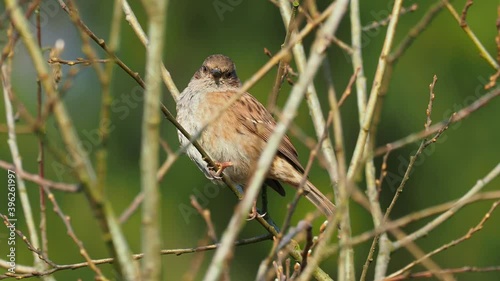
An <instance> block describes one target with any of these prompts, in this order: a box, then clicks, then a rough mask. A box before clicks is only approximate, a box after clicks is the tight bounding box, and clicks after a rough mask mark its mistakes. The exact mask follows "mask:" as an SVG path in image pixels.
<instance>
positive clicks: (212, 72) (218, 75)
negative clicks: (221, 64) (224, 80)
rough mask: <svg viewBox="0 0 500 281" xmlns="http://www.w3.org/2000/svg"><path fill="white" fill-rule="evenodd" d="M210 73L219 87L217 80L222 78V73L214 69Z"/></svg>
mask: <svg viewBox="0 0 500 281" xmlns="http://www.w3.org/2000/svg"><path fill="white" fill-rule="evenodd" d="M210 73H211V74H212V77H214V80H215V83H216V84H217V85H219V79H220V78H221V76H222V71H221V70H220V69H218V68H214V69H212V70H211V71H210Z"/></svg>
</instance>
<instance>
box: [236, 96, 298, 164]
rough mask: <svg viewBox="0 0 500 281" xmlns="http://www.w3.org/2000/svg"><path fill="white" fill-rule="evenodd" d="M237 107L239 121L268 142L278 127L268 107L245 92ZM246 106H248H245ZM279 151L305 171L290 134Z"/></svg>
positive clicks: (281, 144) (283, 139)
mask: <svg viewBox="0 0 500 281" xmlns="http://www.w3.org/2000/svg"><path fill="white" fill-rule="evenodd" d="M235 107H240V108H238V109H236V110H238V112H239V114H238V115H237V117H238V118H239V121H240V122H241V123H242V125H243V126H245V127H246V128H247V129H248V130H249V131H250V132H252V133H255V134H256V135H257V136H259V137H260V138H261V139H262V140H263V141H264V142H268V140H269V137H270V136H271V134H272V133H273V131H274V128H275V127H276V121H275V120H274V118H273V117H272V116H271V114H270V113H269V112H268V111H267V109H266V108H265V107H264V106H263V105H262V104H261V103H260V102H259V101H258V100H257V99H255V98H254V97H253V96H252V95H250V94H248V93H244V94H243V96H242V97H241V99H240V100H238V102H237V103H236V104H235ZM245 107H246V108H245ZM278 153H279V154H281V155H282V156H284V158H285V159H287V160H288V161H289V162H290V164H292V165H293V166H294V167H295V169H297V170H298V171H300V172H304V168H303V167H302V165H301V164H300V162H299V159H298V154H297V150H296V149H295V147H294V146H293V144H292V142H291V141H290V139H289V138H288V136H286V135H285V136H284V137H283V138H282V139H281V143H280V145H279V147H278Z"/></svg>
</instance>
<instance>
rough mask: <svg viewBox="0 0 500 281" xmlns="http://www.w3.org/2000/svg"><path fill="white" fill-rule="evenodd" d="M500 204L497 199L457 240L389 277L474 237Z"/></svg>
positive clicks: (394, 275)
mask: <svg viewBox="0 0 500 281" xmlns="http://www.w3.org/2000/svg"><path fill="white" fill-rule="evenodd" d="M499 204H500V201H496V202H495V203H493V205H492V206H491V208H490V209H489V210H488V212H487V213H486V214H485V215H484V216H483V218H482V219H481V221H480V222H479V223H478V224H477V225H476V226H475V227H473V228H471V229H469V231H467V233H466V234H465V235H464V236H462V237H460V238H458V239H456V240H453V241H451V242H450V243H447V244H444V245H442V246H441V247H439V248H437V249H435V250H433V251H431V252H429V253H427V254H426V255H425V256H423V257H421V258H420V259H418V260H415V261H413V262H411V263H410V264H408V265H407V266H405V267H403V268H401V269H400V270H398V271H396V272H394V273H392V274H391V275H389V277H388V278H391V277H396V276H399V275H403V274H404V273H405V272H409V270H410V269H411V268H413V267H415V266H416V265H417V264H419V263H420V262H422V260H424V259H427V258H430V257H432V256H434V255H435V254H438V253H440V252H442V251H444V250H447V249H449V248H451V247H453V246H456V245H458V244H460V243H462V242H464V241H465V240H468V239H470V238H471V237H472V235H474V234H475V233H476V232H478V231H479V230H481V229H482V228H483V226H484V223H485V222H486V221H487V220H488V219H489V218H490V217H491V214H492V213H493V211H494V210H495V209H496V208H497V207H498V205H499Z"/></svg>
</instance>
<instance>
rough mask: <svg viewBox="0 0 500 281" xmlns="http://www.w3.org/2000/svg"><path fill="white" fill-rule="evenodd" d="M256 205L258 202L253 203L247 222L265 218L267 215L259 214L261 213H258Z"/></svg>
mask: <svg viewBox="0 0 500 281" xmlns="http://www.w3.org/2000/svg"><path fill="white" fill-rule="evenodd" d="M256 204H257V202H254V203H253V205H252V210H251V211H250V214H248V218H247V221H251V220H254V219H256V218H263V217H265V216H266V215H267V213H264V214H259V212H257V206H256Z"/></svg>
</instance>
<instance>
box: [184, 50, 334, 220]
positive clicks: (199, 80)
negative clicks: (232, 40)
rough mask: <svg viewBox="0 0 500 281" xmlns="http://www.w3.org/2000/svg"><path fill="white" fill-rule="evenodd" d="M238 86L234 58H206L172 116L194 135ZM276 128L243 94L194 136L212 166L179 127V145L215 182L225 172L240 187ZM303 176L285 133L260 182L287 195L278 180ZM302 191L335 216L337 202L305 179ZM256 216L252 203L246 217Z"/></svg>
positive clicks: (295, 183) (293, 180)
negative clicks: (198, 134) (184, 148)
mask: <svg viewBox="0 0 500 281" xmlns="http://www.w3.org/2000/svg"><path fill="white" fill-rule="evenodd" d="M240 88H241V81H240V79H239V78H238V76H237V74H236V66H235V64H234V63H233V61H232V60H231V59H230V58H229V57H227V56H225V55H221V54H215V55H211V56H208V57H207V58H206V59H205V60H204V61H203V64H202V65H201V67H200V68H199V69H198V70H197V71H196V72H195V73H194V75H193V77H192V78H191V80H190V81H189V83H188V85H187V87H186V88H185V89H184V90H183V91H182V93H181V94H180V95H179V99H178V101H177V105H176V110H177V117H176V120H177V121H178V123H179V124H180V125H181V126H182V127H183V128H184V129H185V130H186V131H187V132H188V133H189V134H190V135H192V136H193V135H195V134H197V133H198V132H199V130H200V129H202V128H203V127H204V126H205V125H206V123H207V121H208V120H212V119H213V116H215V115H216V114H218V112H219V111H220V109H221V108H222V107H224V106H225V104H226V103H227V102H228V100H229V99H231V98H232V97H233V96H234V95H236V94H237V93H238V91H239V89H240ZM275 127H276V121H275V119H274V118H273V116H272V115H271V113H270V112H269V111H268V110H267V109H266V108H265V107H264V105H262V103H260V102H259V101H258V100H257V99H256V98H255V97H253V96H252V95H251V94H249V93H248V92H245V93H243V95H242V96H241V97H240V98H239V99H238V100H237V101H236V102H234V103H233V104H232V105H231V106H230V107H229V108H228V109H227V110H226V111H224V112H223V113H222V115H221V116H220V117H219V118H217V119H216V120H214V121H213V122H212V123H210V124H208V125H207V127H206V128H205V129H204V130H203V131H202V132H201V135H200V136H199V138H198V143H199V144H200V145H201V147H203V148H204V150H205V151H206V153H207V154H208V156H209V157H210V158H211V159H212V160H213V161H214V162H215V166H216V167H210V166H209V165H208V164H207V163H206V161H205V159H204V158H203V157H202V155H201V154H200V153H199V152H198V150H197V149H196V148H195V147H194V146H193V145H192V144H190V142H189V140H188V139H187V138H186V137H185V136H184V135H183V134H182V133H181V132H180V131H178V136H179V142H180V143H181V145H182V146H188V147H187V149H186V154H187V155H188V156H189V158H190V159H191V160H192V161H194V162H195V163H196V165H197V166H198V168H199V169H200V170H201V171H202V172H203V173H204V174H205V176H206V177H207V178H208V179H210V180H212V181H215V182H217V183H219V182H220V181H221V177H220V175H221V174H222V173H224V175H226V176H228V177H229V179H230V180H231V181H232V182H234V183H236V184H238V185H240V186H243V187H244V186H245V185H246V184H248V182H249V180H250V178H251V177H252V175H253V173H254V171H255V169H256V166H257V161H258V159H259V157H260V155H261V153H262V151H263V150H264V147H265V146H266V143H267V141H268V139H269V137H270V136H271V134H272V133H273V131H274V128H275ZM303 177H304V168H303V167H302V165H301V164H300V162H299V159H298V154H297V150H296V149H295V147H294V146H293V144H292V143H291V141H290V139H289V138H288V136H286V135H285V136H284V137H283V139H282V140H281V143H280V145H279V147H278V150H277V152H276V155H275V156H274V159H273V161H272V163H271V166H270V168H269V171H268V173H267V175H266V180H265V182H264V184H265V185H268V186H270V187H271V188H272V189H274V190H275V191H276V192H278V193H279V194H280V195H282V196H285V190H284V188H283V186H282V185H281V184H280V182H282V183H286V184H289V185H291V186H293V187H295V188H298V187H299V183H300V182H301V180H302V178H303ZM303 194H304V196H305V197H306V198H307V199H308V200H309V201H311V202H312V203H313V204H314V205H315V206H316V207H317V208H318V209H319V210H320V211H321V212H322V213H323V214H324V215H325V216H326V217H331V216H332V215H333V214H334V212H335V210H336V208H335V205H334V204H333V203H332V202H331V201H330V200H329V199H328V198H327V197H326V196H325V195H324V194H323V193H322V192H321V191H320V190H319V189H318V188H316V187H315V186H314V185H313V184H312V183H311V182H310V181H309V180H307V181H306V183H305V185H304V186H303ZM257 215H259V214H258V213H257V209H256V207H255V202H254V206H253V208H252V212H251V213H250V215H249V219H253V218H255V217H256V216H257ZM264 215H265V214H264ZM259 216H262V215H259Z"/></svg>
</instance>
